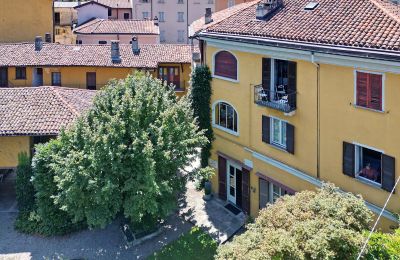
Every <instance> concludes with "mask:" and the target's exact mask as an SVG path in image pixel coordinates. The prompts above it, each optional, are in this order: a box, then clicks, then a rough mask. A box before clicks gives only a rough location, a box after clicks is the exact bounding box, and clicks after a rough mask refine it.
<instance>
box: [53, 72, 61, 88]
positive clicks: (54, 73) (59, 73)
mask: <svg viewBox="0 0 400 260" xmlns="http://www.w3.org/2000/svg"><path fill="white" fill-rule="evenodd" d="M56 74H57V75H59V76H60V77H59V79H60V84H59V85H56V84H55V83H54V75H56ZM51 85H52V86H56V87H61V86H62V77H61V72H60V71H53V72H51Z"/></svg>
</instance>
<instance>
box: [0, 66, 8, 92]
mask: <svg viewBox="0 0 400 260" xmlns="http://www.w3.org/2000/svg"><path fill="white" fill-rule="evenodd" d="M6 87H8V68H7V67H0V88H6Z"/></svg>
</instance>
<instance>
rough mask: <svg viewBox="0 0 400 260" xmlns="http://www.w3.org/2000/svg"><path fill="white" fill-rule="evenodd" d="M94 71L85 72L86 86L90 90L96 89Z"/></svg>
mask: <svg viewBox="0 0 400 260" xmlns="http://www.w3.org/2000/svg"><path fill="white" fill-rule="evenodd" d="M96 84H97V83H96V72H87V73H86V88H87V89H90V90H96Z"/></svg>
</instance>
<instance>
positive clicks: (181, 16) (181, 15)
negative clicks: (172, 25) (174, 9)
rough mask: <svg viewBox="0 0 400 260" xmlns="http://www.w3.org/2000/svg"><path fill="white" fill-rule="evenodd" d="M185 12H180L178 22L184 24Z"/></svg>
mask: <svg viewBox="0 0 400 260" xmlns="http://www.w3.org/2000/svg"><path fill="white" fill-rule="evenodd" d="M183 15H184V12H178V22H180V23H182V22H184V21H185V20H184V18H183Z"/></svg>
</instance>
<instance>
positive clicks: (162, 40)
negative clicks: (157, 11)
mask: <svg viewBox="0 0 400 260" xmlns="http://www.w3.org/2000/svg"><path fill="white" fill-rule="evenodd" d="M160 42H165V31H164V30H161V31H160Z"/></svg>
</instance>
